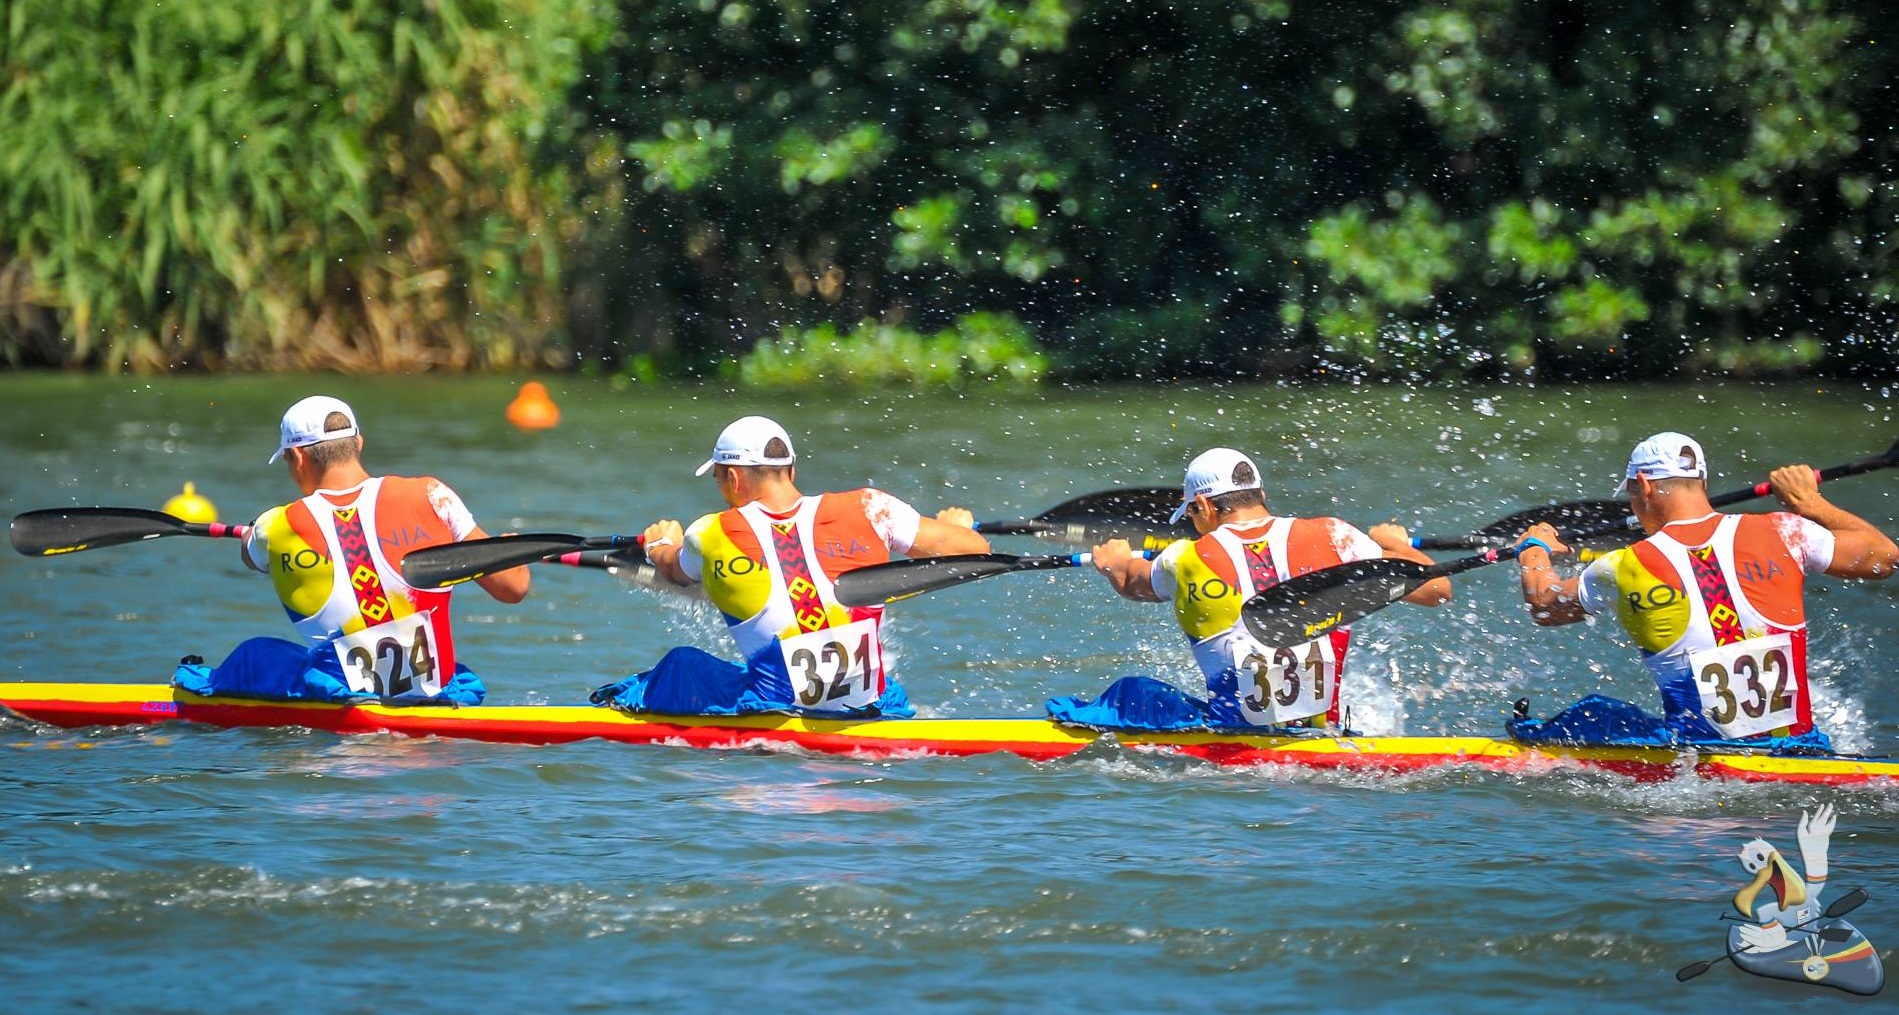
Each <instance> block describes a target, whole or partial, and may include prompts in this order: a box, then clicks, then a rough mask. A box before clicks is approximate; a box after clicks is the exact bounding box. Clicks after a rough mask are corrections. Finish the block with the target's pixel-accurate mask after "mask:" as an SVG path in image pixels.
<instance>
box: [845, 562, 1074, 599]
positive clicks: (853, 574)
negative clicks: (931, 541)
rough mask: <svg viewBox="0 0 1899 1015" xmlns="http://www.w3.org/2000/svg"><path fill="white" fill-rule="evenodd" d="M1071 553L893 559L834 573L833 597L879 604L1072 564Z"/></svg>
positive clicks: (1071, 565)
mask: <svg viewBox="0 0 1899 1015" xmlns="http://www.w3.org/2000/svg"><path fill="white" fill-rule="evenodd" d="M1073 566H1074V559H1073V558H1072V557H1059V556H1056V557H1017V556H1014V555H1012V554H1007V553H964V554H954V555H951V556H948V557H924V558H922V559H920V560H893V561H890V562H889V563H886V564H872V565H870V566H869V567H860V568H858V569H856V570H855V571H846V572H844V573H843V574H841V575H838V577H837V581H836V583H835V587H836V591H837V601H838V602H840V603H843V604H844V605H845V606H880V605H882V604H884V603H888V602H894V601H896V600H898V599H908V598H910V597H911V596H920V595H922V594H923V593H925V592H935V591H936V590H938V589H946V588H949V587H950V586H952V585H961V584H963V583H964V582H973V581H975V580H976V579H978V578H988V577H991V576H993V575H999V574H1009V573H1010V572H1012V571H1041V570H1047V569H1049V568H1058V567H1073Z"/></svg>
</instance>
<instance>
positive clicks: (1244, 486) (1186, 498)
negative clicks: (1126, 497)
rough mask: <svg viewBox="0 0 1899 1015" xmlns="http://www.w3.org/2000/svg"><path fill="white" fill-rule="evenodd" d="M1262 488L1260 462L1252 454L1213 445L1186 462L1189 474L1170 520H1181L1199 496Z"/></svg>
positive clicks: (1172, 521) (1183, 483) (1181, 487)
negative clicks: (1258, 463) (1177, 505)
mask: <svg viewBox="0 0 1899 1015" xmlns="http://www.w3.org/2000/svg"><path fill="white" fill-rule="evenodd" d="M1258 489H1261V486H1260V480H1259V466H1257V465H1254V464H1253V460H1252V459H1251V458H1248V457H1246V456H1245V455H1243V454H1241V453H1239V452H1238V451H1235V450H1233V449H1232V448H1214V449H1213V450H1212V451H1207V452H1202V453H1201V455H1200V457H1198V458H1196V459H1194V460H1193V461H1192V462H1190V463H1189V464H1188V465H1187V478H1186V480H1185V481H1184V482H1182V483H1181V484H1180V507H1178V508H1175V509H1174V515H1173V517H1171V518H1169V519H1167V521H1168V523H1169V524H1173V523H1176V522H1179V521H1180V519H1181V518H1182V517H1183V516H1185V515H1186V513H1187V509H1188V508H1189V507H1191V506H1193V502H1194V498H1196V497H1218V496H1219V495H1221V494H1223V493H1232V492H1233V491H1235V490H1258Z"/></svg>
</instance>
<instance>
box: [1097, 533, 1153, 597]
mask: <svg viewBox="0 0 1899 1015" xmlns="http://www.w3.org/2000/svg"><path fill="white" fill-rule="evenodd" d="M1088 563H1090V564H1093V565H1094V566H1095V570H1096V571H1099V572H1101V577H1103V578H1106V579H1108V584H1109V585H1112V586H1114V591H1116V592H1118V593H1120V594H1121V596H1122V597H1123V598H1126V599H1135V600H1140V601H1142V602H1149V603H1152V602H1159V601H1160V598H1159V597H1158V596H1156V595H1155V594H1154V583H1153V576H1154V565H1153V564H1152V563H1151V562H1150V561H1149V560H1148V559H1147V558H1146V557H1137V556H1135V555H1134V548H1133V547H1131V546H1129V545H1128V541H1127V540H1125V539H1110V540H1108V541H1107V542H1105V543H1102V544H1101V545H1099V546H1096V547H1095V548H1093V549H1092V550H1089V551H1088Z"/></svg>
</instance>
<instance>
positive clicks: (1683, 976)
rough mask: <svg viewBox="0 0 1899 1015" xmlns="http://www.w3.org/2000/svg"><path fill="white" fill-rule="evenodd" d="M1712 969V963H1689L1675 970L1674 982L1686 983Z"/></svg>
mask: <svg viewBox="0 0 1899 1015" xmlns="http://www.w3.org/2000/svg"><path fill="white" fill-rule="evenodd" d="M1713 968H1714V963H1713V962H1690V963H1689V964H1687V965H1685V966H1683V967H1681V968H1680V969H1677V970H1675V982H1677V983H1687V982H1688V981H1689V980H1692V979H1694V978H1695V977H1697V976H1700V975H1701V974H1702V973H1705V972H1707V971H1708V970H1710V969H1713Z"/></svg>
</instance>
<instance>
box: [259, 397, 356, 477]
mask: <svg viewBox="0 0 1899 1015" xmlns="http://www.w3.org/2000/svg"><path fill="white" fill-rule="evenodd" d="M331 413H342V414H343V418H344V419H347V420H349V426H347V427H344V428H343V429H341V430H330V429H326V428H327V427H328V426H329V425H330V414H331ZM361 432H362V429H361V428H360V427H358V426H357V425H356V413H355V412H354V411H353V410H351V409H350V407H349V403H347V402H345V401H343V400H342V399H340V398H331V397H330V396H328V395H311V396H310V397H309V398H306V399H304V400H303V401H301V402H298V403H297V404H295V405H293V406H291V407H290V409H289V411H287V412H285V413H284V422H283V436H282V439H281V440H279V441H278V442H277V453H276V454H273V455H271V456H270V460H271V462H273V463H274V462H276V461H277V459H279V458H282V457H283V456H284V452H286V451H288V450H290V449H291V448H307V447H309V446H310V445H312V444H321V443H323V442H324V441H334V440H342V439H343V438H345V437H354V436H356V435H357V434H359V433H361Z"/></svg>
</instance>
